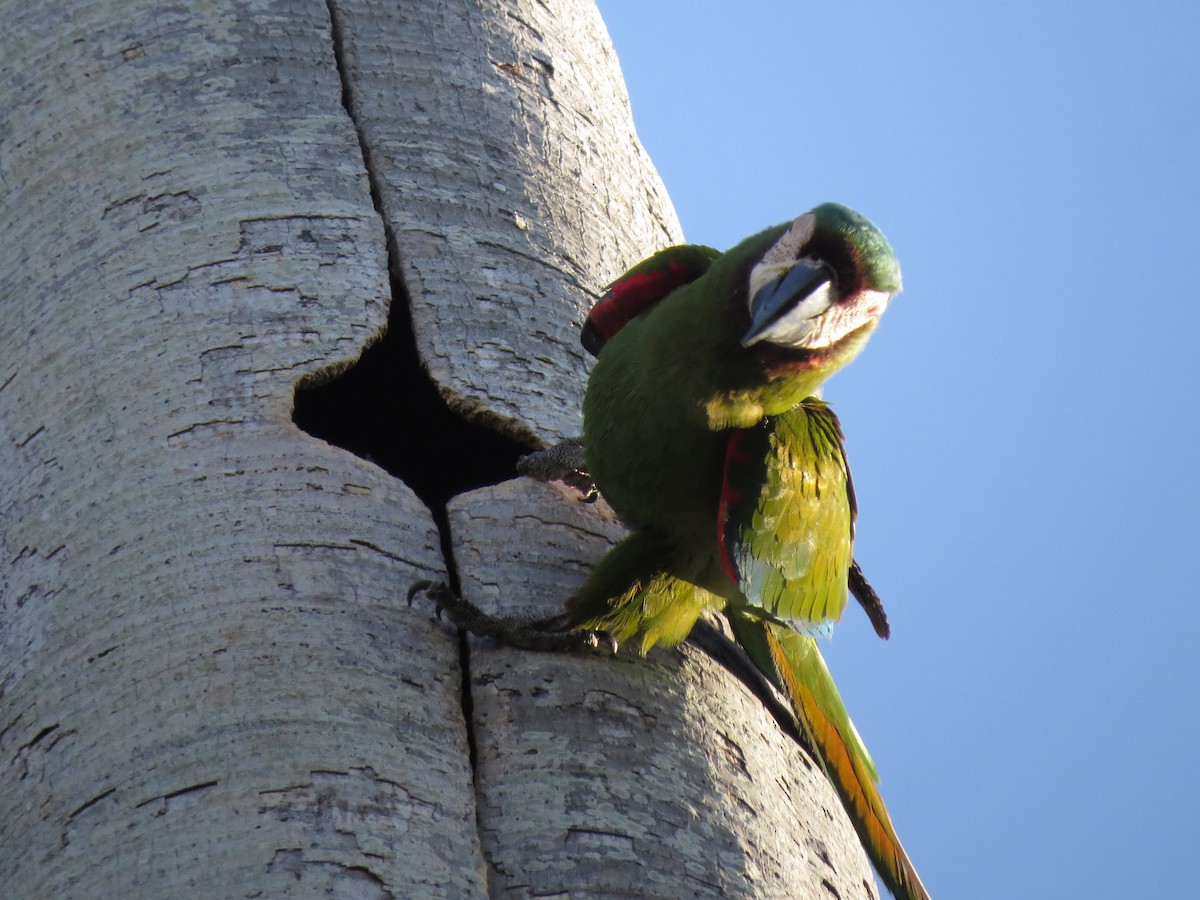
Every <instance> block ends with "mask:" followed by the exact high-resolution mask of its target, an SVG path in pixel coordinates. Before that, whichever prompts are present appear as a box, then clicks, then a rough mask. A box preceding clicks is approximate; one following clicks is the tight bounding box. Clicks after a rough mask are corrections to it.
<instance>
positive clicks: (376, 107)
mask: <svg viewBox="0 0 1200 900" xmlns="http://www.w3.org/2000/svg"><path fill="white" fill-rule="evenodd" d="M419 5H420V7H421V10H420V12H417V11H416V9H415V8H413V7H415V6H417V4H411V5H408V4H406V6H407V7H409V8H410V9H412V14H411V15H408V14H405V15H401V16H397V15H395V11H394V10H393V9H392V8H391V7H390V6H387V5H384V4H374V3H337V4H335V8H336V9H337V11H338V21H339V23H340V27H341V32H342V34H343V36H344V43H345V47H346V53H345V65H346V71H347V74H348V77H349V82H350V85H351V94H350V104H351V109H353V110H354V113H355V120H356V121H357V122H358V124H359V127H360V128H361V130H362V134H363V136H364V142H365V144H366V146H367V148H368V155H369V159H370V160H371V164H372V168H373V170H374V171H375V173H376V177H377V179H378V181H377V184H378V189H379V196H380V200H381V204H382V208H383V212H384V215H385V217H386V219H387V222H388V225H389V228H390V232H391V235H392V236H393V238H394V241H395V248H396V249H397V250H398V253H399V259H398V263H399V267H400V269H401V271H402V273H403V280H404V284H405V286H406V288H407V291H408V294H409V297H410V300H411V305H412V314H413V320H414V325H415V330H416V335H417V346H418V348H419V349H420V352H421V359H422V362H424V364H425V366H426V367H427V368H428V370H429V372H430V374H431V375H432V376H433V378H434V380H435V381H436V382H437V384H438V386H439V388H440V389H441V390H442V393H443V395H444V396H445V397H446V399H447V401H448V402H449V403H450V405H451V406H452V407H453V408H455V409H458V410H459V411H461V412H463V413H465V414H467V415H469V416H473V417H476V418H479V419H481V420H483V421H487V422H489V423H491V424H493V425H494V426H495V427H497V428H499V429H501V430H503V431H506V432H507V433H509V434H512V435H514V436H515V437H518V438H519V439H522V440H527V441H530V442H541V441H552V440H553V439H558V438H563V437H572V436H575V435H577V434H579V431H580V419H579V407H580V402H581V400H582V397H583V384H584V378H583V377H582V373H583V372H584V371H585V369H584V366H585V359H586V354H585V353H584V351H583V349H582V348H581V347H580V345H579V326H580V323H581V322H582V320H583V317H584V314H585V313H586V311H587V310H588V309H589V308H590V307H591V305H592V303H593V302H594V300H595V297H596V296H598V289H599V288H601V287H603V286H604V285H605V284H607V283H608V282H609V281H611V280H612V278H613V277H615V276H616V275H619V274H620V273H621V272H623V271H624V270H625V269H626V268H628V267H629V265H631V264H632V263H634V262H637V260H639V259H641V258H642V257H643V256H644V255H646V254H647V253H648V252H652V251H653V250H656V249H660V248H661V247H665V246H669V245H670V244H675V243H679V242H680V241H681V239H682V232H681V230H680V228H679V222H678V219H677V218H676V216H675V211H674V209H673V207H672V206H671V203H670V201H669V200H668V199H667V196H666V192H665V190H664V189H663V186H662V183H661V181H660V180H659V178H658V175H657V173H655V171H654V168H653V166H652V165H651V163H650V160H649V158H648V157H647V155H646V153H645V151H644V150H643V149H642V147H641V144H640V143H638V141H637V139H636V138H635V136H634V131H633V119H632V116H631V114H630V111H629V100H628V97H627V96H626V93H625V86H624V82H623V80H622V78H621V72H620V68H619V67H618V65H617V60H616V56H615V54H614V53H613V50H612V45H611V43H610V42H609V39H608V33H607V32H606V31H605V29H604V24H603V23H602V22H601V21H600V16H599V14H598V13H597V11H596V9H595V7H594V5H593V4H592V3H590V2H583V0H572V2H555V3H542V2H538V0H509V2H505V0H459V2H444V3H423V4H419Z"/></svg>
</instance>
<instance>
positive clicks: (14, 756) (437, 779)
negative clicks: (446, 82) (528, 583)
mask: <svg viewBox="0 0 1200 900" xmlns="http://www.w3.org/2000/svg"><path fill="white" fill-rule="evenodd" d="M0 19H3V21H4V22H5V23H6V27H5V29H4V30H3V32H2V33H0V60H3V61H4V66H5V71H4V73H3V77H4V91H3V95H4V96H5V97H9V98H16V99H18V101H19V102H16V103H14V104H12V105H9V106H8V107H7V108H6V109H5V110H4V117H3V122H2V125H0V141H2V144H0V183H2V185H3V192H2V194H3V196H2V197H0V210H2V212H0V221H3V222H4V233H5V239H4V241H3V242H0V278H2V279H3V280H2V282H0V285H2V286H0V300H2V303H3V306H2V308H0V348H2V349H0V385H2V386H3V388H2V390H0V473H2V475H0V479H2V487H0V517H2V523H3V524H2V530H0V559H2V560H3V563H4V568H3V579H4V581H3V587H2V594H0V597H2V604H3V605H2V607H0V614H2V617H3V624H2V630H0V666H2V670H0V671H2V674H0V685H2V688H0V690H2V696H0V759H2V760H3V761H4V766H5V768H4V776H3V778H0V883H3V885H4V888H3V892H4V894H5V895H6V896H11V897H72V896H93V897H107V896H122V895H127V896H134V897H179V896H184V895H187V894H190V895H195V896H211V897H234V896H255V895H257V896H283V895H285V894H289V893H291V894H296V895H308V896H318V895H325V894H326V893H328V892H333V893H334V894H336V895H338V896H363V897H368V896H388V895H390V896H397V897H399V896H418V895H423V894H425V893H426V892H427V890H428V886H429V885H437V886H439V888H440V890H441V891H442V892H443V893H444V894H445V895H446V896H453V897H461V896H466V895H468V894H470V893H471V892H472V891H477V890H478V887H479V884H480V883H481V881H482V879H483V877H484V872H483V865H482V858H481V856H480V854H479V845H478V840H477V838H476V833H475V826H474V808H473V792H472V786H471V772H470V767H469V763H468V755H467V736H466V729H465V726H464V722H463V720H462V713H461V703H460V677H461V676H460V673H459V671H458V646H457V643H458V642H457V640H456V639H455V638H454V636H453V635H452V634H448V633H447V631H446V630H445V629H444V628H442V627H438V626H437V625H436V624H435V623H434V622H432V621H430V619H429V617H428V616H424V615H413V614H411V613H410V612H409V610H408V609H407V608H406V607H405V606H404V604H403V602H402V601H398V596H402V593H401V591H402V586H403V585H404V584H406V583H407V582H409V581H411V580H412V579H414V578H416V577H420V576H426V577H428V576H432V575H436V574H437V573H439V572H441V571H442V561H441V554H440V552H439V550H438V537H437V533H436V530H435V528H434V526H433V522H432V519H431V517H430V515H429V512H428V510H426V509H425V508H424V507H423V506H421V505H420V504H419V503H417V502H416V501H415V499H414V497H413V495H412V494H411V492H409V491H408V490H407V489H406V488H405V487H404V485H402V484H400V483H398V482H397V481H396V480H395V479H393V478H391V477H390V476H388V475H387V474H386V473H384V472H382V471H380V470H378V469H376V468H375V467H373V466H371V465H369V464H367V463H365V462H363V461H362V460H359V459H356V458H354V457H353V456H351V455H350V454H347V453H345V452H343V451H340V450H338V449H336V448H333V447H330V446H328V445H326V444H322V443H320V442H317V441H315V440H312V439H310V438H308V437H307V436H306V435H304V434H303V433H302V432H300V431H298V430H297V429H296V428H295V426H294V425H293V424H292V423H291V406H292V393H293V390H294V385H295V382H296V380H297V378H298V377H301V376H303V375H304V374H305V373H311V372H314V371H316V370H317V369H318V368H319V367H321V366H324V365H327V364H328V363H330V362H331V361H333V360H338V359H342V360H348V359H352V358H353V357H354V356H355V355H356V354H357V353H358V352H359V350H360V349H361V347H362V346H363V344H364V342H365V341H367V340H368V338H369V337H370V336H371V335H372V334H375V333H377V332H378V331H379V330H380V329H381V327H382V326H383V324H384V321H385V314H386V309H387V301H388V295H389V288H388V273H387V266H386V253H385V247H384V240H383V229H382V224H381V222H380V219H379V216H378V214H377V213H376V212H375V210H374V209H373V207H372V203H371V198H370V195H369V192H368V185H367V179H366V177H365V173H364V169H363V164H362V154H361V152H360V150H359V146H358V142H357V139H356V135H355V132H354V129H353V127H352V125H351V122H350V119H349V118H348V116H347V114H346V110H345V109H344V108H343V107H342V104H341V84H340V81H339V78H338V72H337V69H336V67H335V65H334V53H333V44H332V41H331V31H330V19H329V13H328V10H327V9H326V7H325V5H324V4H323V3H320V2H317V3H307V4H306V3H264V2H260V3H247V2H241V3H228V4H221V3H212V4H203V5H194V6H192V5H187V6H178V7H163V6H162V4H160V3H157V2H155V3H149V2H146V3H129V2H121V3H107V4H86V3H73V4H53V3H46V4H28V3H11V4H6V8H5V9H4V10H3V15H0ZM413 648H420V652H412V649H413Z"/></svg>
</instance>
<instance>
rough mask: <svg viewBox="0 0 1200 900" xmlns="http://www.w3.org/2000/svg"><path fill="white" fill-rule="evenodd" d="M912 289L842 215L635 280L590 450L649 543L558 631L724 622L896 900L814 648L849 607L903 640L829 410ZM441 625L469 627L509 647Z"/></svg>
mask: <svg viewBox="0 0 1200 900" xmlns="http://www.w3.org/2000/svg"><path fill="white" fill-rule="evenodd" d="M899 290H900V268H899V265H898V264H897V262H896V258H895V255H894V254H893V252H892V248H891V246H890V245H889V244H888V242H887V240H886V239H885V238H884V236H883V235H882V234H881V233H880V232H879V230H878V229H876V228H875V226H874V225H872V224H871V223H870V222H869V221H867V220H866V219H864V218H863V217H862V216H860V215H858V214H857V213H855V212H853V211H851V210H849V209H847V208H846V207H844V206H839V205H837V204H832V203H827V204H824V205H822V206H818V207H817V208H815V209H813V210H812V211H811V212H807V213H805V214H804V215H802V216H800V217H799V218H797V219H795V220H794V221H792V222H789V223H785V224H782V225H778V226H775V227H774V228H768V229H767V230H766V231H763V232H761V233H759V234H756V235H754V236H753V237H750V238H747V239H746V240H745V241H743V242H742V243H740V244H738V245H737V246H736V247H734V248H733V249H731V250H729V251H727V252H725V253H718V252H717V251H715V250H713V249H711V248H708V247H700V246H680V247H672V248H670V249H667V250H664V251H662V252H660V253H658V254H656V255H654V256H652V257H650V258H649V259H647V260H645V261H644V262H642V263H639V264H638V265H637V266H635V267H634V268H633V269H631V270H630V271H629V272H627V273H626V274H625V275H623V276H621V277H620V278H618V279H617V280H616V281H615V282H614V283H613V284H612V285H611V286H610V288H609V289H608V291H607V292H606V294H605V295H604V296H603V297H602V298H601V300H600V301H599V303H597V304H596V306H595V307H594V308H593V309H592V311H591V313H590V314H589V316H588V320H587V322H586V323H585V325H584V328H583V334H582V339H583V344H584V346H585V347H586V348H587V349H588V350H589V351H591V352H593V353H595V354H597V355H598V359H597V362H596V365H595V368H594V369H593V370H592V374H591V378H590V380H589V381H588V386H587V393H586V395H585V397H584V403H583V430H584V442H583V443H584V449H583V452H585V453H586V469H587V472H588V473H590V475H591V477H592V478H593V479H594V481H595V485H596V486H597V487H598V488H599V490H600V492H601V493H602V494H603V496H604V497H605V499H606V500H607V501H608V503H609V505H611V506H612V508H613V509H614V510H615V511H616V512H617V514H618V515H619V516H620V517H621V519H622V520H623V521H624V522H625V524H626V525H628V526H629V527H630V529H631V530H632V533H631V534H630V535H629V536H628V537H626V538H625V539H624V540H623V541H621V542H620V543H618V544H617V545H616V546H615V547H613V548H612V549H611V550H610V551H609V552H608V554H607V555H606V556H605V557H604V558H603V559H601V560H600V562H599V563H598V564H597V565H596V567H595V568H594V569H593V570H592V572H591V574H590V575H589V577H588V578H587V580H586V581H585V583H584V584H583V586H582V587H581V588H580V589H579V590H578V591H576V592H575V593H574V594H573V595H572V596H571V597H570V598H569V599H568V600H567V602H566V610H565V613H564V614H563V615H561V616H558V617H556V618H555V619H553V620H550V622H549V623H545V625H544V627H547V628H553V629H563V630H572V631H576V632H587V633H596V632H600V633H603V634H606V635H608V636H609V637H610V638H611V639H612V640H613V641H614V642H620V643H625V642H635V645H636V646H637V648H638V649H639V650H640V651H641V652H642V653H646V652H647V651H648V650H649V649H650V648H651V647H654V646H656V645H663V646H672V645H674V644H677V643H679V642H680V641H682V640H684V639H685V638H687V637H688V635H689V634H690V633H691V631H692V628H693V626H695V624H696V622H697V619H698V618H699V617H700V616H701V615H704V614H706V613H716V614H720V615H723V616H724V617H725V619H726V620H727V621H728V624H729V628H730V631H731V632H732V634H733V636H734V638H735V639H736V640H737V642H738V643H739V644H740V645H741V646H742V648H743V649H744V650H745V652H746V654H747V656H748V657H749V658H750V660H751V661H752V662H753V664H754V665H755V666H756V667H757V668H758V669H759V671H761V672H762V674H763V675H764V676H765V677H766V679H767V680H768V681H770V682H771V683H772V684H773V685H774V686H775V687H776V688H777V689H778V690H779V691H781V692H782V693H783V694H785V695H786V696H787V697H788V698H789V700H790V702H791V706H792V709H793V711H794V713H795V716H796V719H797V720H798V722H799V724H800V726H801V729H802V731H803V732H804V734H805V735H806V737H807V739H808V743H809V745H810V747H811V749H812V750H813V752H814V753H815V754H816V755H817V757H818V759H819V761H820V762H821V764H822V766H823V767H824V769H825V772H826V774H827V775H828V776H829V779H830V781H831V782H832V783H833V786H834V788H835V789H836V790H837V792H838V794H839V796H840V797H841V800H842V803H843V804H844V806H845V808H846V811H847V813H848V814H849V816H850V819H851V820H852V822H853V823H854V826H855V829H856V830H857V832H858V835H859V837H860V839H861V840H862V843H863V846H864V847H865V848H866V850H867V853H868V855H869V857H870V858H871V861H872V863H873V864H874V866H875V868H876V870H877V872H878V873H879V875H880V877H881V879H882V881H883V883H884V884H885V885H886V886H887V887H888V889H889V890H890V891H891V892H892V893H893V894H894V895H895V896H896V897H897V898H902V900H918V898H926V900H927V898H928V896H929V895H928V893H927V892H926V890H925V888H924V886H923V885H922V884H921V880H920V878H919V877H918V876H917V872H916V869H915V868H914V867H913V865H912V862H911V861H910V860H909V858H908V855H907V854H906V853H905V851H904V848H903V847H902V846H901V845H900V841H899V839H898V838H897V836H896V832H895V829H894V828H893V826H892V823H891V819H890V817H889V816H888V812H887V809H886V808H885V807H884V804H883V800H882V798H881V797H880V795H879V792H878V789H877V788H876V781H877V779H878V776H877V774H876V771H875V767H874V764H873V763H872V761H871V758H870V756H869V755H868V753H867V750H866V747H864V746H863V743H862V740H861V739H860V738H859V736H858V733H857V732H856V731H855V728H854V725H853V724H852V723H851V722H850V718H849V715H848V714H847V712H846V708H845V706H844V704H843V703H842V700H841V697H840V696H839V695H838V691H837V688H836V687H835V686H834V683H833V679H832V677H831V676H830V674H829V670H828V669H827V668H826V667H825V662H824V660H823V659H822V658H821V653H820V651H819V650H818V648H817V642H816V640H815V637H816V636H819V635H822V634H826V633H828V632H829V631H830V630H831V629H832V625H833V623H834V622H836V621H837V620H838V619H839V618H840V617H841V615H842V610H843V609H844V608H845V606H846V602H847V599H848V595H849V593H850V592H851V591H852V592H853V593H854V594H855V596H856V597H857V598H858V599H859V600H860V601H861V602H862V603H863V605H864V607H865V608H866V609H867V611H868V614H869V615H870V616H871V619H872V622H873V623H874V624H875V626H876V630H877V631H879V633H880V634H881V635H882V636H884V637H886V636H887V624H886V620H885V619H884V618H883V615H882V607H881V606H880V605H879V602H878V598H877V597H876V596H875V595H874V592H873V591H871V589H870V587H869V585H867V582H866V579H865V578H863V576H862V572H861V570H859V568H858V566H857V565H856V564H855V563H854V560H853V556H852V545H853V539H854V521H855V516H856V504H855V498H854V488H853V484H852V482H851V478H850V469H849V467H848V465H847V463H846V456H845V450H844V446H843V438H842V432H841V427H840V425H839V424H838V420H837V418H836V416H835V415H834V414H833V411H832V410H831V409H830V408H829V406H828V405H827V404H825V403H824V402H823V401H821V400H820V399H819V398H818V395H817V392H818V390H819V388H820V387H821V385H822V383H823V382H824V381H825V380H826V379H827V378H828V377H829V376H830V375H832V374H833V373H834V372H836V371H837V370H838V369H840V368H841V367H842V366H844V365H846V364H847V363H848V362H850V361H851V360H852V359H853V358H854V357H855V356H856V355H857V354H858V353H859V351H860V350H862V348H863V346H864V345H865V344H866V342H867V339H868V337H869V336H870V334H871V332H872V331H873V330H874V329H875V326H876V324H877V323H878V321H879V317H880V316H881V315H882V314H883V311H884V309H885V308H886V307H887V305H888V302H889V301H890V300H891V298H892V296H893V295H895V294H896V293H897V292H898V291H899ZM570 467H571V466H570V464H568V465H567V467H566V468H570ZM410 597H411V593H410ZM463 605H464V606H469V605H468V604H463ZM441 607H446V608H449V609H450V611H451V616H452V618H454V619H455V621H457V622H459V624H461V625H463V626H464V627H467V628H470V629H472V630H475V631H480V632H484V633H491V634H498V635H501V636H504V637H509V636H510V635H511V632H510V631H505V630H504V629H502V628H497V627H493V625H494V623H493V625H489V624H487V623H481V619H483V618H486V617H481V616H477V615H476V614H475V612H474V611H472V612H467V613H465V614H464V613H463V611H462V610H461V609H460V610H458V611H456V610H455V609H453V604H452V603H439V608H441ZM456 612H457V613H458V614H456ZM526 645H527V646H533V644H531V643H530V644H526Z"/></svg>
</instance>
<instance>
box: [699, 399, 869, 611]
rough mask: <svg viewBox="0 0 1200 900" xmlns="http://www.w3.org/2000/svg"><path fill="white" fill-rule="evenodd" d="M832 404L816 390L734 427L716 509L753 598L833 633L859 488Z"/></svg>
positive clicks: (732, 563)
mask: <svg viewBox="0 0 1200 900" xmlns="http://www.w3.org/2000/svg"><path fill="white" fill-rule="evenodd" d="M842 443H843V442H842V431H841V427H840V426H839V425H838V421H837V417H836V416H835V415H834V413H833V411H832V410H831V409H830V408H829V407H828V406H827V405H826V404H825V403H823V402H821V401H820V400H817V399H816V398H812V397H810V398H808V399H807V400H805V401H803V402H802V403H800V404H799V405H798V406H796V407H794V408H793V409H790V410H788V411H787V412H785V413H783V414H781V415H778V416H773V417H770V418H767V419H764V420H763V421H762V423H760V424H759V425H757V426H755V427H753V428H746V429H737V430H735V431H734V432H733V433H731V436H730V440H729V448H728V451H727V456H726V464H725V477H724V485H723V488H722V494H721V504H720V509H719V512H718V519H719V521H718V525H717V530H718V540H719V542H720V547H721V562H722V565H723V567H724V569H725V571H726V572H727V573H728V575H729V576H730V577H731V578H733V579H734V580H735V581H736V582H737V584H738V587H739V589H740V590H741V592H742V593H743V594H744V595H745V597H746V599H747V600H748V601H749V602H750V604H751V605H753V606H757V607H759V608H760V609H763V610H765V611H766V612H768V613H770V614H771V615H772V616H773V617H775V618H778V619H782V620H784V621H787V622H791V623H794V624H796V625H797V626H798V627H799V628H800V629H801V630H803V631H807V632H812V633H828V632H829V631H830V630H831V629H832V627H833V623H834V622H836V621H837V620H838V619H840V618H841V615H842V611H843V610H844V609H845V608H846V599H847V596H848V588H847V577H846V573H847V572H848V570H849V569H850V554H851V546H852V544H853V540H854V516H855V505H854V491H853V487H852V485H851V482H850V470H849V467H848V466H847V465H846V456H845V452H844V450H843V447H842Z"/></svg>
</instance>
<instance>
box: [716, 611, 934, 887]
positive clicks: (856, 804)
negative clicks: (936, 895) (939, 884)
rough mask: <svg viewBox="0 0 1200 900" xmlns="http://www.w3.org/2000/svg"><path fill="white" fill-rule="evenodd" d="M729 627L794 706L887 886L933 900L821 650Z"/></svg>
mask: <svg viewBox="0 0 1200 900" xmlns="http://www.w3.org/2000/svg"><path fill="white" fill-rule="evenodd" d="M730 619H731V624H732V625H733V629H734V633H735V635H736V636H737V638H738V641H739V643H741V644H742V646H743V648H744V649H745V650H746V652H747V653H748V655H749V656H750V658H751V659H753V660H754V661H755V664H756V665H758V666H759V667H760V668H762V669H763V671H764V674H766V675H767V677H768V678H769V679H770V680H771V681H772V682H774V683H775V685H776V686H777V687H778V688H779V689H780V690H782V691H783V692H784V693H786V694H787V695H788V697H789V698H790V700H791V702H792V708H793V710H794V711H795V713H796V718H797V719H798V720H799V722H800V726H801V728H802V729H803V731H804V732H805V735H806V736H807V737H808V740H809V743H810V745H811V747H812V750H813V752H814V753H815V754H816V755H817V756H818V757H819V761H820V763H821V765H822V767H823V768H824V769H825V773H826V775H828V776H829V780H830V782H831V783H832V784H833V786H834V789H835V790H836V791H837V793H838V795H839V796H840V797H841V800H842V804H843V806H845V808H846V812H847V813H849V815H850V819H851V821H852V822H853V823H854V829H855V831H857V832H858V836H859V840H861V841H862V844H863V847H864V848H865V849H866V851H867V855H868V856H869V857H870V859H871V863H872V864H873V865H874V866H875V870H876V872H878V873H879V877H880V879H881V880H882V881H883V883H884V885H886V887H887V889H888V890H889V891H891V892H892V894H893V896H895V897H896V898H897V900H929V893H928V892H927V891H926V890H925V886H924V885H923V884H921V879H920V877H919V876H918V875H917V870H916V868H915V867H914V866H913V864H912V861H911V860H910V859H909V858H908V854H907V853H905V852H904V848H903V847H902V846H901V845H900V839H899V838H898V837H897V836H896V829H895V828H894V827H893V826H892V820H891V817H890V816H889V815H888V811H887V807H885V806H884V804H883V798H882V797H881V796H880V794H879V790H878V788H877V787H876V782H877V781H878V779H879V776H878V774H877V773H876V771H875V765H874V763H872V761H871V757H870V755H869V754H868V753H867V748H866V747H865V746H864V745H863V742H862V739H861V738H860V737H859V736H858V732H857V731H856V730H855V728H854V724H853V723H852V722H851V721H850V716H849V714H848V713H847V712H846V707H845V705H844V704H843V703H842V698H841V696H840V695H839V694H838V691H837V687H836V686H835V685H834V683H833V677H832V676H831V675H830V674H829V669H827V668H826V667H825V660H824V659H822V658H821V652H820V650H819V649H817V642H816V641H815V640H814V639H813V638H811V637H807V636H806V635H802V634H799V633H798V632H796V631H793V630H792V629H791V628H788V627H787V626H786V625H782V624H779V623H774V622H770V621H763V620H761V619H758V620H752V619H749V618H742V617H740V616H736V615H735V616H731V617H730ZM739 620H740V621H739Z"/></svg>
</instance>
